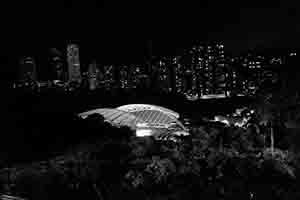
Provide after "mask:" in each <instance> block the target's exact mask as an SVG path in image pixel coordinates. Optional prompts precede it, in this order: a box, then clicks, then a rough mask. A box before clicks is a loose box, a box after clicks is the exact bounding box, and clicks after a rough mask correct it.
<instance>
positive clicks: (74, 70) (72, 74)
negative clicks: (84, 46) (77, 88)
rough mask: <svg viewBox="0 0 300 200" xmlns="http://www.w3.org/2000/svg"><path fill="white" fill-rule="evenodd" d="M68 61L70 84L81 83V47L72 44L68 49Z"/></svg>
mask: <svg viewBox="0 0 300 200" xmlns="http://www.w3.org/2000/svg"><path fill="white" fill-rule="evenodd" d="M67 61H68V72H69V74H68V75H69V77H68V80H69V82H77V83H81V71H80V60H79V47H78V45H76V44H70V45H68V47H67Z"/></svg>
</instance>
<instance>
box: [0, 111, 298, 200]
mask: <svg viewBox="0 0 300 200" xmlns="http://www.w3.org/2000/svg"><path fill="white" fill-rule="evenodd" d="M78 124H80V127H84V128H83V129H82V130H81V131H82V134H85V135H86V138H89V139H86V140H81V142H80V143H79V144H78V145H74V146H73V148H68V151H65V153H62V154H60V156H58V157H53V158H49V159H47V160H45V162H38V163H36V162H34V163H33V164H27V165H23V166H20V167H18V166H16V167H15V168H10V169H8V170H6V171H2V172H1V173H0V174H1V176H0V177H1V178H0V180H1V183H2V184H1V185H2V191H3V192H5V193H9V192H10V193H11V194H14V195H17V196H21V197H27V198H28V199H57V198H72V199H82V198H88V199H120V198H130V199H155V200H156V199H186V198H189V199H199V198H201V197H205V198H207V199H264V200H265V199H299V197H300V194H299V192H298V189H297V188H298V186H297V185H298V184H299V183H300V182H299V179H298V176H299V155H298V154H297V153H293V152H292V151H289V146H287V147H285V148H284V149H279V148H275V150H274V151H271V150H270V148H268V147H269V146H270V142H268V141H266V140H265V137H264V136H267V137H268V135H267V134H266V133H267V131H263V129H261V130H262V131H260V132H258V131H257V129H255V128H253V127H252V126H249V127H248V128H239V127H224V126H222V125H221V124H219V125H217V124H212V125H203V126H198V127H194V128H193V129H192V130H191V134H190V136H188V137H178V138H177V140H176V141H170V140H155V139H154V138H152V137H143V138H137V137H135V135H134V132H132V131H131V130H130V129H128V128H126V127H121V128H116V127H112V126H111V125H110V124H109V123H107V122H105V121H104V120H103V117H102V116H101V115H98V114H94V115H91V116H89V117H88V118H87V119H85V120H79V121H78ZM8 174H9V176H8Z"/></svg>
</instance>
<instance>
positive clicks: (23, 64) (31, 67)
mask: <svg viewBox="0 0 300 200" xmlns="http://www.w3.org/2000/svg"><path fill="white" fill-rule="evenodd" d="M19 68H20V70H19V74H18V79H19V80H20V81H25V82H27V81H36V80H37V69H36V63H35V60H34V58H33V57H30V56H28V57H23V58H22V59H21V60H20V65H19Z"/></svg>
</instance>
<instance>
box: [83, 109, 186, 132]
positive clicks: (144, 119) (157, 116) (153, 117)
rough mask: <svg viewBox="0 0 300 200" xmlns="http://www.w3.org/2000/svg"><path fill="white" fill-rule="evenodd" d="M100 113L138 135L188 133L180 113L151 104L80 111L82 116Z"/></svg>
mask: <svg viewBox="0 0 300 200" xmlns="http://www.w3.org/2000/svg"><path fill="white" fill-rule="evenodd" d="M95 113H97V114H100V115H102V116H103V117H104V119H105V121H107V122H109V123H111V124H112V125H114V126H127V127H129V128H131V129H132V130H134V131H135V133H136V135H137V136H140V137H142V136H150V135H152V136H154V137H162V136H164V135H188V132H187V129H186V128H185V127H184V125H183V124H182V123H181V122H180V121H179V120H178V119H179V114H178V113H176V112H175V111H172V110H170V109H167V108H164V107H161V106H156V105H149V104H129V105H124V106H120V107H117V108H99V109H94V110H90V111H87V112H83V113H80V114H79V116H80V117H81V118H83V119H84V118H86V117H88V116H89V115H91V114H95Z"/></svg>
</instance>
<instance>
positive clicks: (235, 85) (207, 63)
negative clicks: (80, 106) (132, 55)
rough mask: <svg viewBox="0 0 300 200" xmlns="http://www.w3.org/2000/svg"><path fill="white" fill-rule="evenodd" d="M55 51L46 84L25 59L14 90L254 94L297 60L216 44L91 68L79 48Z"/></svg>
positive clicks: (31, 60) (197, 95)
mask: <svg viewBox="0 0 300 200" xmlns="http://www.w3.org/2000/svg"><path fill="white" fill-rule="evenodd" d="M54 52H56V53H55V54H54V55H52V56H51V58H50V62H49V65H50V68H51V70H52V71H51V73H47V74H46V75H47V78H46V81H41V80H40V77H39V74H38V73H37V71H39V72H40V71H42V70H37V67H39V66H37V65H36V62H35V59H34V58H33V57H24V58H22V59H21V61H20V72H19V77H18V82H15V83H14V85H13V86H14V88H18V87H32V88H41V87H59V88H64V89H65V90H74V89H76V88H78V87H81V88H82V87H85V88H88V89H89V90H96V89H98V88H103V89H108V90H111V89H114V88H120V89H125V90H131V89H136V88H146V89H150V88H151V89H156V90H160V91H164V92H167V93H168V92H176V93H181V94H184V95H186V96H187V97H188V98H189V99H197V98H201V97H202V96H203V97H204V98H205V96H207V95H216V96H218V95H219V96H220V95H221V96H222V95H223V96H225V97H227V96H231V95H234V94H235V95H237V94H240V95H255V93H256V91H257V90H258V89H259V85H260V84H261V82H263V81H264V80H266V79H273V77H274V76H275V72H274V71H273V70H272V69H273V68H272V67H278V66H281V65H283V64H285V63H286V60H288V59H289V57H293V58H294V57H296V56H297V54H296V51H292V52H289V53H288V54H287V55H288V56H262V55H255V54H252V53H248V54H247V55H244V56H228V55H226V54H225V46H224V45H223V44H222V43H220V42H212V43H209V44H199V45H194V46H192V47H191V48H188V49H186V50H185V51H184V52H183V53H182V54H180V55H174V56H161V57H155V58H150V60H147V61H146V62H145V63H144V64H139V65H137V64H129V65H128V64H127V65H112V64H111V65H109V64H105V65H103V64H99V63H98V62H97V61H96V60H92V62H91V63H90V64H89V65H88V66H87V67H82V64H81V63H80V55H79V46H78V45H75V44H69V45H68V46H67V48H66V58H64V57H63V56H62V55H63V53H61V52H58V50H56V51H54ZM64 60H66V61H67V62H66V64H67V66H65V62H64ZM84 68H86V70H85V69H84ZM146 69H147V70H146ZM241 71H248V74H249V75H247V76H245V75H243V74H242V73H241ZM44 80H45V78H44ZM84 85H86V86H84Z"/></svg>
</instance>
